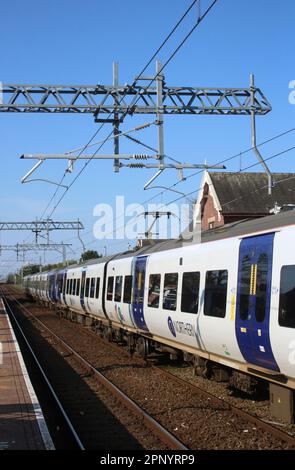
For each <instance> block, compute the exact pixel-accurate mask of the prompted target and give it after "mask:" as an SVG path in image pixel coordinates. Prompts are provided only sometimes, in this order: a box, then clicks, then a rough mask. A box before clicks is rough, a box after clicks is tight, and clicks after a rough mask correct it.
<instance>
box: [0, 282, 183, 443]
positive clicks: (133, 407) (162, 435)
mask: <svg viewBox="0 0 295 470" xmlns="http://www.w3.org/2000/svg"><path fill="white" fill-rule="evenodd" d="M0 296H1V297H2V298H3V299H4V302H5V305H6V307H7V310H8V314H9V316H10V317H12V320H13V322H14V324H15V325H16V326H17V328H18V330H19V332H20V334H21V336H22V337H23V339H24V341H25V343H26V345H27V347H28V348H29V350H30V353H31V355H32V357H33V358H34V361H35V362H36V364H38V368H39V370H40V372H41V373H42V376H43V377H44V379H45V380H46V383H47V384H48V387H49V388H50V390H51V393H52V395H53V396H54V397H55V400H56V403H57V404H58V406H59V408H60V410H61V411H62V413H63V415H64V417H65V420H66V422H67V423H68V426H69V428H70V429H71V433H72V435H73V436H74V438H75V440H76V442H77V446H78V448H79V449H81V450H82V449H86V448H87V446H86V445H85V444H83V443H82V440H81V439H80V437H79V435H78V432H77V431H76V430H75V427H74V425H73V424H72V422H71V420H70V418H69V416H68V414H67V413H66V411H65V409H64V407H63V405H62V404H61V401H60V400H59V398H58V396H57V393H56V392H55V391H54V387H53V386H52V385H51V383H50V380H49V379H48V377H47V376H46V373H45V371H44V368H43V367H42V366H41V364H40V362H39V361H38V358H37V356H36V353H35V352H34V351H33V349H32V348H31V346H30V344H29V341H28V339H27V338H26V334H25V332H24V329H23V328H22V327H21V326H20V323H19V322H18V320H17V318H16V316H15V314H14V312H13V309H12V308H11V305H10V302H11V301H13V302H14V303H16V304H17V305H18V309H19V310H21V311H22V312H23V313H24V314H25V315H26V316H30V317H31V318H33V319H34V321H36V322H38V323H39V324H40V325H41V326H42V329H45V330H46V332H47V333H48V334H49V335H50V336H51V337H52V338H54V340H55V341H57V342H58V343H59V344H60V345H61V346H62V348H64V349H65V350H66V351H67V353H68V354H70V355H71V356H72V357H75V359H76V360H78V362H79V363H80V364H81V365H82V366H83V368H84V369H86V371H87V372H88V374H91V376H92V377H93V378H94V379H95V380H97V381H98V382H99V384H100V385H101V386H103V387H104V389H106V390H107V392H108V393H111V395H112V396H113V397H114V398H115V399H116V401H119V402H120V403H121V405H122V406H123V407H125V408H127V409H128V410H129V412H130V413H132V414H133V415H135V416H136V418H137V420H139V421H140V422H141V423H142V425H143V426H145V427H146V428H148V430H149V431H151V432H152V433H153V434H154V435H155V436H156V438H157V439H159V441H161V442H162V443H163V444H164V446H165V447H164V448H167V449H169V450H188V448H187V447H186V446H185V445H184V444H183V443H182V442H181V441H180V440H179V439H177V438H176V437H175V436H174V435H173V434H172V433H171V432H169V431H168V430H167V429H165V428H164V427H163V426H162V425H161V424H160V423H159V422H157V421H156V420H155V419H154V418H153V417H152V416H151V415H150V414H149V413H147V412H146V411H145V410H144V409H143V408H142V407H140V406H139V405H138V404H137V403H136V402H135V401H134V400H132V399H131V398H130V397H129V396H127V395H126V394H125V393H124V392H123V391H122V390H120V389H119V388H118V387H117V386H116V385H115V384H114V383H112V381H110V380H109V379H108V378H106V377H105V376H104V375H103V374H102V373H101V372H99V371H98V370H97V368H95V367H94V366H93V365H92V364H91V363H90V362H89V361H88V360H87V359H85V358H84V357H83V356H82V355H81V354H80V353H79V352H78V351H76V350H75V349H74V348H73V347H71V346H70V345H69V344H68V343H67V342H66V341H65V340H64V339H63V338H61V337H60V336H59V335H58V334H56V332H54V331H52V330H51V329H50V328H49V327H48V326H47V325H46V324H45V323H44V322H43V321H42V320H40V319H39V318H37V317H36V316H35V315H33V314H32V312H30V311H29V310H28V309H27V308H26V307H25V306H23V305H22V304H21V303H20V302H19V301H18V299H17V298H16V297H15V296H14V295H13V294H12V293H11V290H9V289H7V288H6V289H3V288H1V289H0ZM63 355H64V353H63Z"/></svg>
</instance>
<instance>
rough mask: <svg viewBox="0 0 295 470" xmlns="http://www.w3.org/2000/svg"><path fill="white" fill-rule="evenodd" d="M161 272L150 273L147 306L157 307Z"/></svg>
mask: <svg viewBox="0 0 295 470" xmlns="http://www.w3.org/2000/svg"><path fill="white" fill-rule="evenodd" d="M160 286H161V274H151V275H150V280H149V297H148V306H149V307H153V308H158V307H159V301H160Z"/></svg>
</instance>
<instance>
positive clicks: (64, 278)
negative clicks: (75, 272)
mask: <svg viewBox="0 0 295 470" xmlns="http://www.w3.org/2000/svg"><path fill="white" fill-rule="evenodd" d="M66 290H67V272H65V273H64V275H63V284H62V299H63V303H64V304H65V305H67V301H66Z"/></svg>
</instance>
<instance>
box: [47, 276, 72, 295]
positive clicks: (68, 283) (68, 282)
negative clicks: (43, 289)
mask: <svg viewBox="0 0 295 470" xmlns="http://www.w3.org/2000/svg"><path fill="white" fill-rule="evenodd" d="M69 286H70V280H69V279H67V294H68V293H69ZM49 288H50V282H49Z"/></svg>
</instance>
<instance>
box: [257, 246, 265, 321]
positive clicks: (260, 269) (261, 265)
mask: <svg viewBox="0 0 295 470" xmlns="http://www.w3.org/2000/svg"><path fill="white" fill-rule="evenodd" d="M267 274H268V256H267V254H266V253H262V254H261V255H260V256H259V258H258V262H257V277H256V302H255V317H256V321H257V322H258V323H262V322H263V321H264V319H265V311H266V297H267V296H266V294H267Z"/></svg>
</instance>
